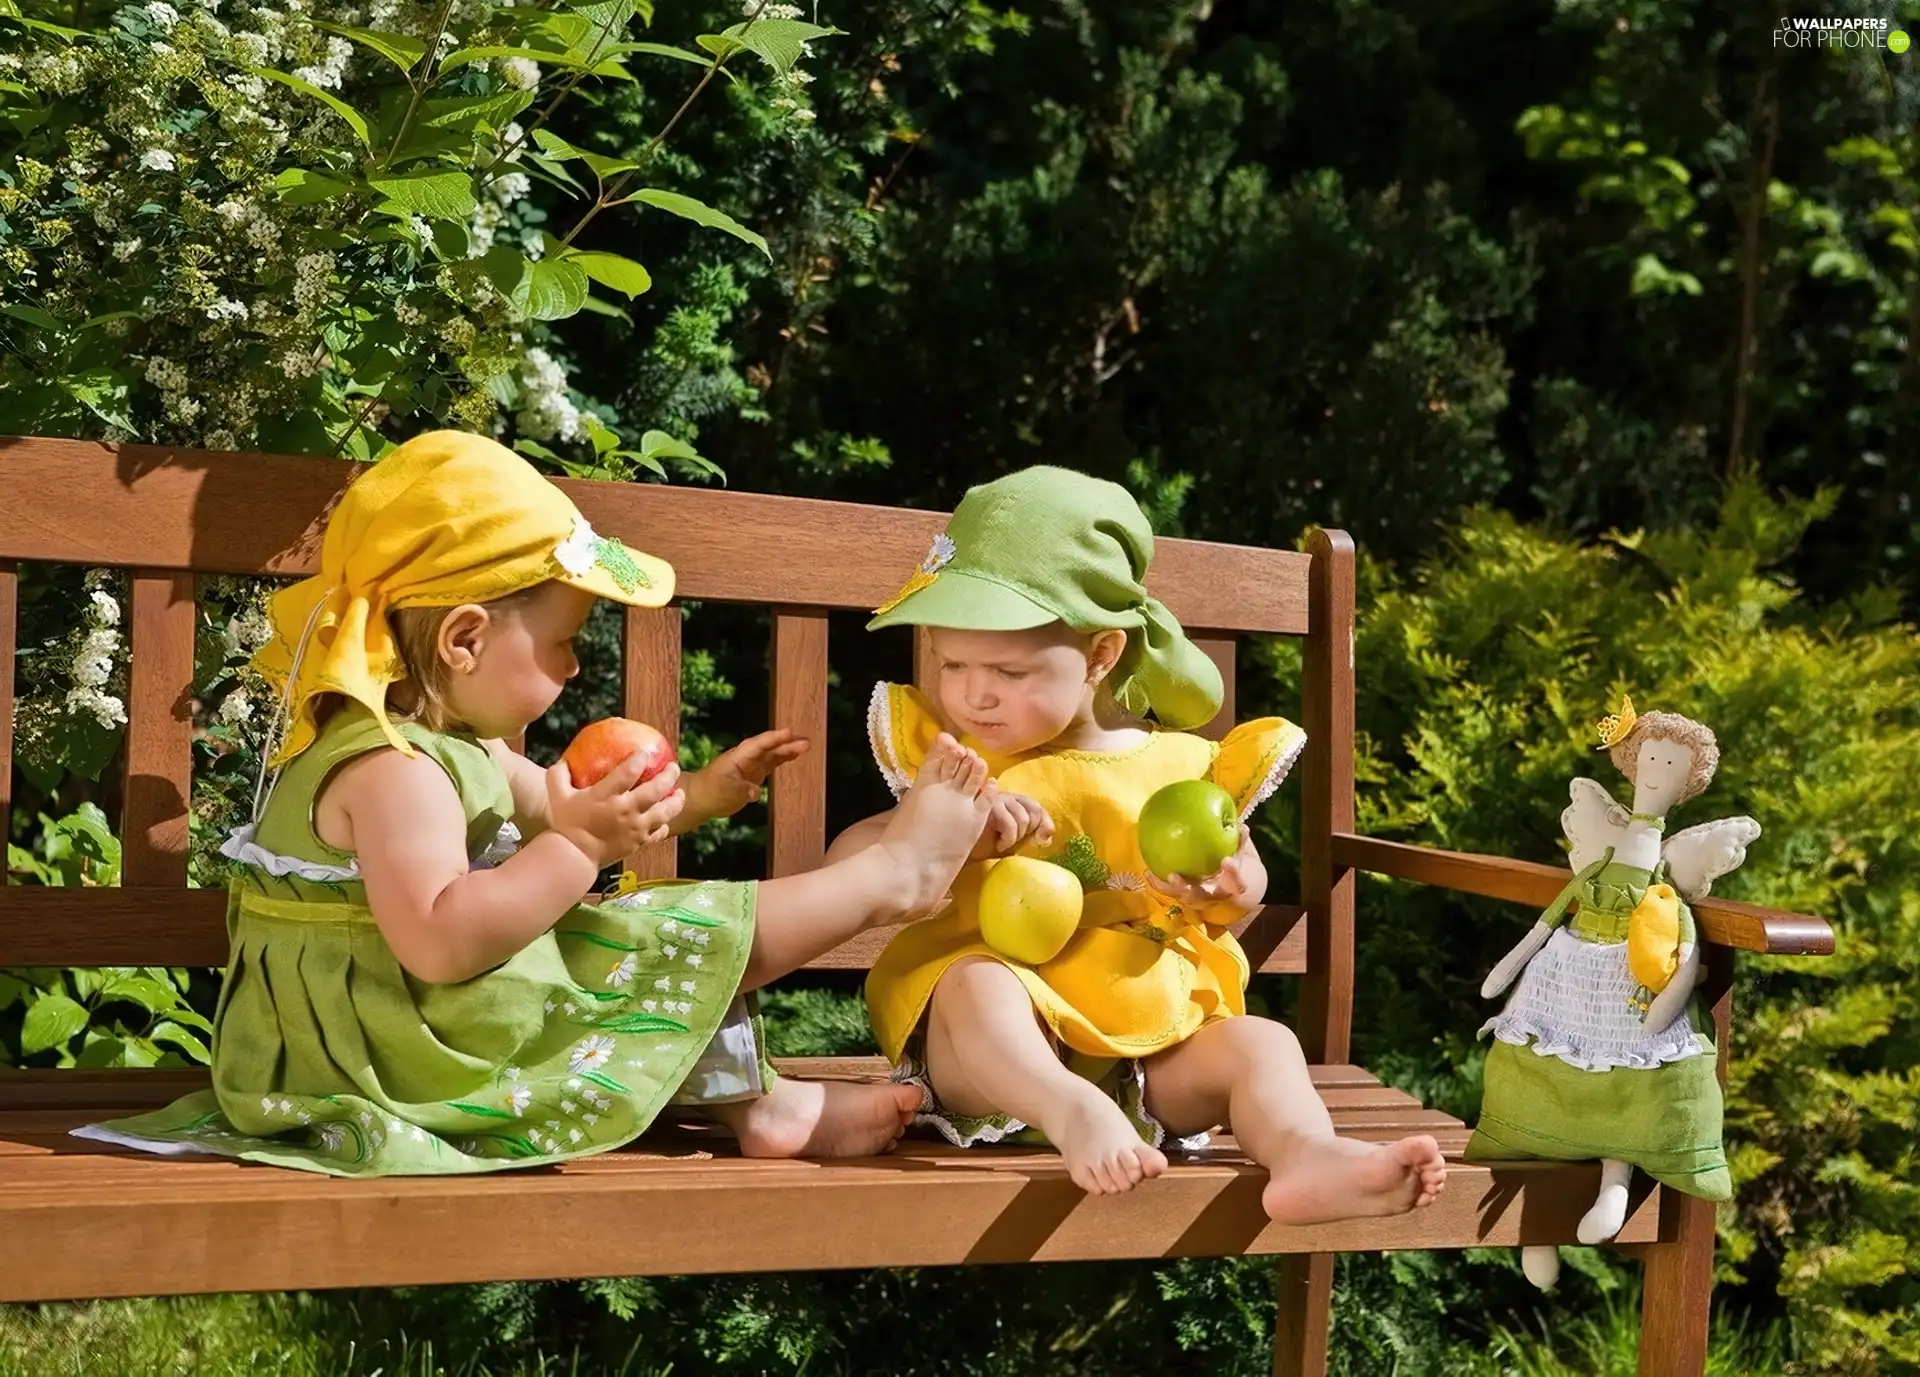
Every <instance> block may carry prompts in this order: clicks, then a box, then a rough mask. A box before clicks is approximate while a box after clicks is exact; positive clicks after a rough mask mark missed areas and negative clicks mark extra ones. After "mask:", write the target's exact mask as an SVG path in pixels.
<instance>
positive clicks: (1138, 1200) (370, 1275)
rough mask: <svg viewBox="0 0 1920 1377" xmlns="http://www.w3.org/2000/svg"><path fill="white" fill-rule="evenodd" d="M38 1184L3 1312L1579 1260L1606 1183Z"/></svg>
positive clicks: (283, 1175)
mask: <svg viewBox="0 0 1920 1377" xmlns="http://www.w3.org/2000/svg"><path fill="white" fill-rule="evenodd" d="M38 1160H40V1161H47V1160H53V1159H38ZM74 1163H100V1164H113V1165H114V1166H116V1167H118V1166H121V1165H122V1163H120V1162H118V1161H117V1160H116V1159H114V1158H112V1157H104V1156H103V1157H95V1158H87V1159H82V1158H72V1159H65V1160H64V1162H63V1167H64V1166H67V1165H71V1164H74ZM34 1164H35V1162H34V1159H25V1160H21V1159H12V1160H9V1159H0V1229H5V1230H6V1231H7V1232H8V1235H9V1236H11V1237H16V1238H31V1239H32V1240H33V1241H34V1247H33V1255H32V1262H31V1265H25V1258H24V1255H23V1258H22V1265H16V1266H10V1267H5V1268H0V1300H8V1301H30V1300H40V1299H53V1298H83V1297H94V1296H113V1295H163V1294H174V1293H179V1292H181V1291H187V1290H191V1291H195V1292H200V1291H257V1290H303V1289H317V1288H327V1287H338V1286H397V1285H409V1284H439V1283H453V1282H476V1281H489V1280H516V1279H524V1280H535V1279H542V1278H549V1277H556V1276H572V1275H576V1274H578V1273H579V1272H580V1271H581V1270H582V1268H583V1265H584V1264H583V1262H582V1258H581V1254H580V1251H579V1239H580V1238H581V1237H586V1236H591V1237H594V1238H596V1239H597V1240H599V1243H598V1244H597V1245H596V1249H595V1251H594V1255H593V1259H592V1266H593V1269H594V1270H595V1271H596V1272H598V1273H609V1272H630V1273H634V1274H686V1273H713V1272H737V1271H769V1270H807V1269H819V1268H852V1267H900V1266H929V1265H931V1266H939V1265H958V1264H963V1263H983V1262H1024V1261H1068V1260H1087V1259H1117V1258H1157V1257H1182V1256H1220V1255H1234V1254H1239V1253H1273V1252H1291V1253H1300V1252H1329V1251H1348V1250H1382V1249H1404V1248H1436V1247H1439V1248H1444V1247H1460V1246H1481V1247H1513V1246H1516V1245H1519V1244H1523V1243H1564V1242H1569V1241H1571V1240H1572V1238H1573V1231H1574V1227H1575V1225H1576V1223H1577V1222H1578V1220H1579V1217H1580V1215H1581V1213H1582V1212H1583V1211H1584V1210H1585V1209H1586V1207H1587V1206H1588V1205H1589V1204H1590V1203H1591V1200H1592V1196H1593V1192H1594V1190H1595V1188H1596V1185H1597V1181H1598V1169H1597V1168H1596V1167H1593V1166H1548V1165H1539V1164H1516V1165H1513V1166H1510V1167H1501V1168H1497V1169H1493V1168H1488V1167H1484V1166H1473V1165H1466V1164H1452V1165H1451V1166H1450V1168H1449V1180H1448V1185H1447V1189H1446V1191H1445V1192H1443V1193H1442V1195H1441V1197H1440V1199H1439V1201H1438V1202H1437V1203H1436V1204H1435V1205H1433V1206H1432V1207H1431V1208H1429V1209H1425V1210H1421V1211H1418V1212H1416V1213H1414V1214H1412V1215H1408V1216H1403V1217H1401V1218H1397V1219H1386V1220H1379V1219H1363V1220H1352V1221H1346V1222H1343V1223H1340V1224H1332V1225H1320V1226H1314V1227H1305V1228H1283V1227H1280V1226H1276V1225H1270V1224H1268V1223H1267V1222H1266V1220H1265V1218H1264V1217H1263V1216H1262V1214H1261V1212H1260V1205H1259V1201H1260V1192H1261V1189H1262V1188H1263V1187H1264V1185H1265V1184H1266V1173H1265V1172H1263V1171H1261V1170H1259V1169H1258V1168H1255V1167H1253V1166H1252V1165H1251V1164H1248V1163H1246V1162H1244V1161H1242V1160H1239V1159H1236V1158H1232V1157H1227V1156H1224V1155H1223V1156H1219V1157H1214V1156H1206V1157H1202V1158H1199V1159H1197V1160H1193V1161H1182V1162H1179V1163H1177V1164H1176V1165H1174V1167H1173V1168H1172V1169H1171V1170H1170V1171H1169V1172H1168V1173H1167V1175H1166V1176H1164V1177H1162V1178H1161V1179H1160V1180H1158V1181H1154V1182H1150V1183H1148V1184H1147V1185H1145V1186H1143V1187H1142V1188H1141V1189H1139V1190H1135V1191H1133V1192H1130V1193H1129V1194H1127V1195H1123V1196H1114V1197H1105V1198H1095V1197H1089V1196H1086V1195H1084V1194H1083V1193H1082V1192H1081V1191H1080V1190H1079V1188H1078V1187H1076V1186H1075V1185H1074V1184H1073V1183H1072V1181H1071V1180H1070V1179H1069V1178H1068V1177H1067V1174H1066V1171H1065V1168H1064V1166H1063V1165H1062V1164H1061V1162H1060V1160H1059V1158H1057V1157H1053V1156H1050V1155H1042V1154H1032V1153H1014V1152H1005V1151H1001V1150H992V1151H988V1152H983V1153H974V1154H959V1155H956V1154H954V1153H951V1152H940V1151H938V1150H922V1149H921V1148H920V1147H919V1146H918V1145H913V1146H909V1147H905V1148H902V1149H901V1150H900V1151H898V1152H896V1153H895V1154H893V1155H892V1156H891V1157H886V1158H879V1159H870V1160H863V1161H848V1162H825V1163H811V1162H779V1163H770V1162H751V1161H743V1160H741V1159H739V1158H729V1157H718V1158H712V1159H704V1158H698V1157H695V1158H690V1159H682V1160H679V1161H663V1160H661V1159H659V1158H642V1157H636V1156H633V1155H631V1154H621V1153H615V1154H608V1155H606V1156H604V1157H600V1158H595V1159H589V1160H588V1161H583V1162H581V1163H578V1164H574V1165H571V1166H568V1167H563V1168H558V1169H551V1170H538V1171H522V1172H512V1173H506V1174H504V1175H498V1176H480V1177H471V1176H470V1177H451V1178H447V1177H441V1178H433V1177H422V1178H408V1179H403V1180H392V1179H389V1180H382V1181H340V1180H333V1179H329V1178H325V1177H319V1176H313V1175H307V1174H303V1173H296V1172H279V1171H270V1170H262V1169H247V1168H243V1167H239V1166H235V1165H234V1164H231V1163H224V1162H214V1163H190V1162H171V1163H166V1162H162V1163H142V1164H139V1165H141V1166H143V1167H145V1168H146V1170H144V1171H142V1172H140V1173H138V1175H139V1177H140V1178H141V1179H140V1180H138V1181H135V1180H133V1179H130V1178H129V1177H128V1176H127V1175H124V1174H121V1173H120V1172H117V1171H116V1172H111V1173H109V1172H107V1171H104V1170H103V1171H99V1172H89V1171H87V1170H85V1169H84V1168H83V1170H82V1171H81V1172H80V1173H79V1174H77V1175H74V1176H70V1177H67V1178H65V1179H62V1180H60V1181H59V1182H57V1183H56V1182H55V1181H52V1180H36V1179H34V1174H33V1172H32V1171H31V1170H30V1169H28V1168H31V1167H32V1166H33V1165H34ZM129 1165H130V1164H129ZM1658 1208H1659V1206H1658V1192H1653V1193H1651V1194H1649V1195H1647V1196H1644V1197H1642V1198H1640V1199H1639V1200H1638V1201H1637V1202H1636V1208H1635V1209H1634V1210H1633V1212H1632V1213H1631V1215H1630V1216H1629V1219H1628V1221H1627V1225H1626V1227H1625V1228H1624V1229H1623V1230H1622V1232H1621V1234H1620V1236H1619V1239H1618V1241H1619V1242H1620V1243H1623V1244H1634V1243H1647V1242H1652V1241H1654V1239H1655V1238H1656V1237H1657V1232H1658ZM129 1220H131V1221H133V1223H132V1224H131V1225H130V1224H129V1222H128V1221H129Z"/></svg>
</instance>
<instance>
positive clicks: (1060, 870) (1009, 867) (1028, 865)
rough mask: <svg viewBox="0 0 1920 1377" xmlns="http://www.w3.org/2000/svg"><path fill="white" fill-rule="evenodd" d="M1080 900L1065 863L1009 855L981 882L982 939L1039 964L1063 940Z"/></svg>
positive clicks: (1073, 926)
mask: <svg viewBox="0 0 1920 1377" xmlns="http://www.w3.org/2000/svg"><path fill="white" fill-rule="evenodd" d="M1084 902H1085V900H1084V897H1083V896H1082V894H1081V893H1080V881H1079V880H1078V879H1076V878H1075V876H1074V874H1073V872H1072V871H1071V870H1068V869H1067V868H1066V867H1064V866H1058V865H1055V864H1054V863H1053V862H1051V861H1040V860H1035V859H1034V858H1033V857H1031V856H1007V857H1005V858H1004V859H1002V860H998V861H995V862H994V863H993V867H992V869H990V870H988V871H987V877H986V879H984V880H982V881H981V882H980V938H981V940H982V941H984V942H985V943H986V944H987V945H988V946H990V947H992V948H993V949H994V950H995V951H997V952H999V953H1000V954H1001V955H1002V956H1005V957H1009V958H1011V959H1012V960H1015V961H1023V962H1025V963H1026V964H1027V965H1029V966H1038V965H1040V964H1041V963H1042V962H1044V961H1051V960H1053V958H1054V957H1056V956H1058V955H1059V954H1060V949H1061V948H1062V947H1064V946H1066V945H1067V939H1068V938H1069V937H1072V936H1073V934H1074V930H1075V929H1076V928H1078V927H1079V926H1080V910H1081V907H1082V906H1083V904H1084Z"/></svg>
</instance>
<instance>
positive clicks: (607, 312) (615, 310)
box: [580, 296, 633, 325]
mask: <svg viewBox="0 0 1920 1377" xmlns="http://www.w3.org/2000/svg"><path fill="white" fill-rule="evenodd" d="M580 309H581V310H583V311H591V312H592V313H593V314H594V315H596V316H610V317H612V318H613V319H614V320H624V321H625V322H626V323H627V324H629V325H631V324H633V317H632V316H631V315H629V314H628V313H627V312H625V311H623V310H621V309H620V308H619V307H618V306H615V305H614V304H613V303H612V302H611V301H602V300H601V299H600V298H599V297H597V296H589V297H588V298H587V299H586V300H585V301H583V302H581V303H580Z"/></svg>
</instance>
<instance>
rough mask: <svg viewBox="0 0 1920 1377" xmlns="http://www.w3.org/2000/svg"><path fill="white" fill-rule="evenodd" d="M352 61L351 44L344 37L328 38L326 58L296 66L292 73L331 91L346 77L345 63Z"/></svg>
mask: <svg viewBox="0 0 1920 1377" xmlns="http://www.w3.org/2000/svg"><path fill="white" fill-rule="evenodd" d="M352 61H353V44H351V43H349V42H347V40H346V39H344V38H329V39H328V40H327V55H326V58H325V59H324V60H323V61H321V62H320V63H318V64H316V65H314V66H309V67H296V68H294V70H293V74H294V75H295V76H297V77H299V78H300V80H302V81H304V82H308V83H310V84H311V85H314V86H318V87H319V88H320V89H321V90H323V91H332V90H336V89H338V87H339V85H340V83H341V82H342V81H344V80H345V79H346V75H347V64H348V63H350V62H352Z"/></svg>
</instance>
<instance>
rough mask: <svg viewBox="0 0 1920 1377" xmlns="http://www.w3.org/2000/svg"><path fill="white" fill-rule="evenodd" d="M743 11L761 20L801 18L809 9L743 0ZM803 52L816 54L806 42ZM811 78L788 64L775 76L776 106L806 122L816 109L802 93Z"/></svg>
mask: <svg viewBox="0 0 1920 1377" xmlns="http://www.w3.org/2000/svg"><path fill="white" fill-rule="evenodd" d="M740 12H741V13H742V14H744V15H746V16H747V18H749V19H754V18H758V19H762V20H766V19H799V18H800V17H801V16H802V15H804V14H805V13H806V11H804V10H802V9H801V8H800V7H799V6H798V5H767V6H765V7H764V8H763V7H762V6H761V4H760V0H742V3H741V6H740ZM800 52H801V55H802V56H805V57H811V56H813V49H812V48H810V47H808V46H807V45H806V44H805V43H802V44H801V45H800ZM812 80H813V73H811V72H803V71H801V70H800V69H799V68H798V67H792V68H789V69H788V70H787V72H786V73H785V74H784V75H782V76H778V77H775V78H774V89H775V90H777V91H778V92H779V93H780V94H778V95H776V96H775V97H774V98H773V101H772V105H773V108H774V109H776V110H778V111H780V112H781V114H782V115H783V116H784V117H785V118H787V119H790V120H794V121H796V122H797V123H800V124H806V123H808V122H809V121H811V120H812V119H813V110H812V108H811V107H809V106H808V105H807V104H806V102H805V101H804V100H803V99H802V97H803V96H804V95H805V92H806V87H807V85H808V83H809V82H811V81H812Z"/></svg>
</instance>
